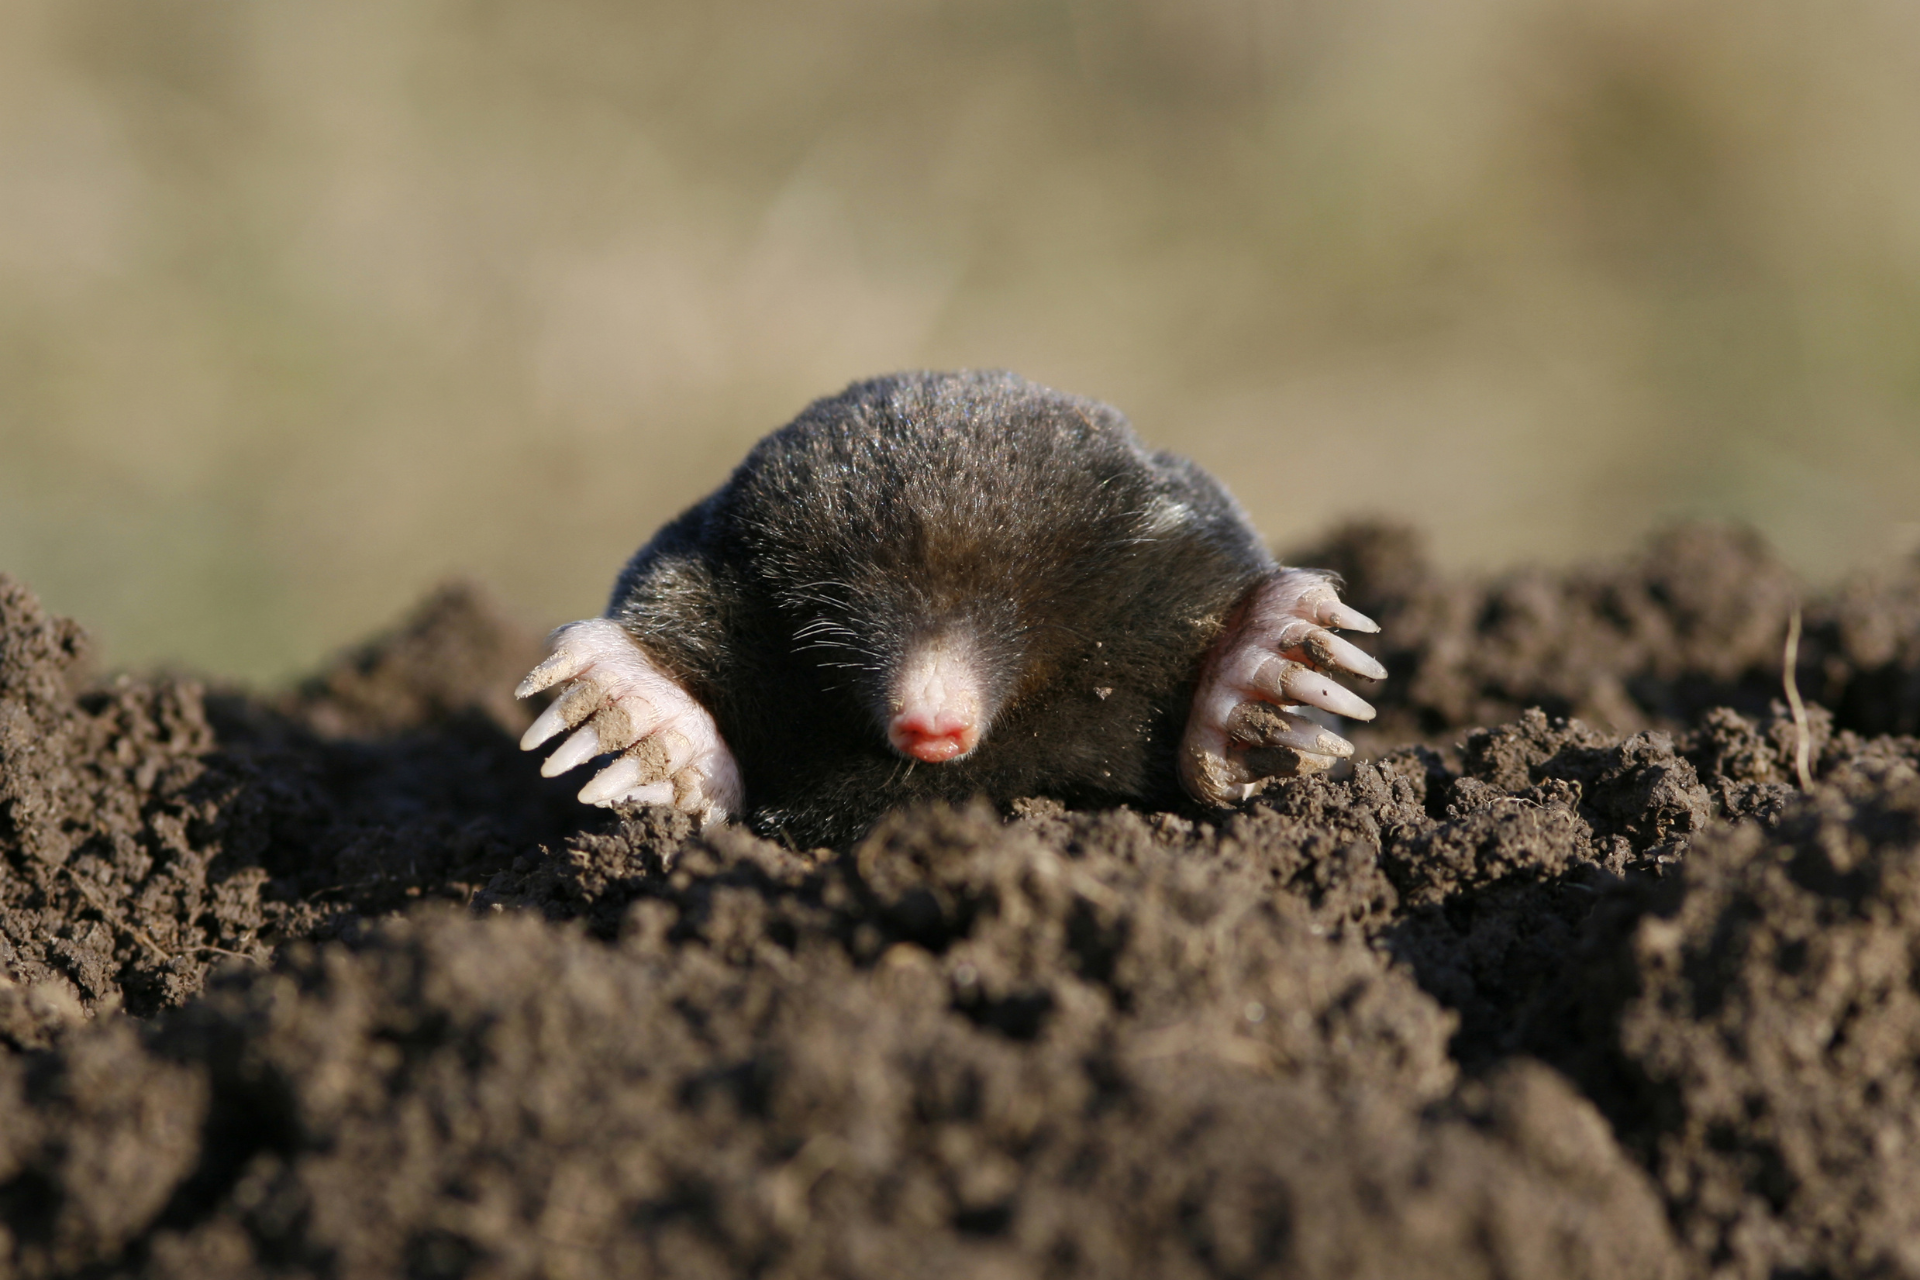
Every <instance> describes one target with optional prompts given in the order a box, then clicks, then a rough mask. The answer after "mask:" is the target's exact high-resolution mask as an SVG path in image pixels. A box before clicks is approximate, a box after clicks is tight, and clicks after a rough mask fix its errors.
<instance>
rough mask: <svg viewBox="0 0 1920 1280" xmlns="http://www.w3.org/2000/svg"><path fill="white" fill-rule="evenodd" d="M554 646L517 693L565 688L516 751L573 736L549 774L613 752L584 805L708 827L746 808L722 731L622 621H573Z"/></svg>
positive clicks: (548, 766)
mask: <svg viewBox="0 0 1920 1280" xmlns="http://www.w3.org/2000/svg"><path fill="white" fill-rule="evenodd" d="M552 644H553V652H552V654H551V655H549V656H548V658H547V660H546V661H545V662H542V663H541V664H540V665H539V666H537V667H535V668H534V669H533V670H532V671H531V672H530V673H528V675H527V678H526V679H525V680H522V681H521V682H520V687H519V688H518V689H516V690H515V691H514V696H516V697H520V698H527V697H531V696H532V695H534V694H536V693H538V692H540V691H541V690H542V689H547V688H551V687H552V686H553V685H556V684H559V683H560V682H562V681H566V682H567V687H566V690H565V692H563V693H562V694H561V695H560V697H559V698H557V699H556V700H555V701H554V703H553V705H552V706H550V707H548V708H547V709H546V710H545V711H544V712H542V713H541V714H540V718H539V719H537V720H535V721H534V722H533V725H532V727H530V728H529V729H528V730H527V732H526V734H525V736H523V737H522V738H521V739H520V749H521V750H522V751H531V750H533V749H534V748H535V747H538V746H539V745H540V744H541V743H543V742H545V741H547V740H548V739H549V738H551V737H553V736H554V735H555V734H557V733H559V732H560V731H561V730H562V729H573V730H574V732H573V735H572V736H571V737H569V738H568V739H567V740H566V741H565V742H563V743H561V744H560V746H559V749H558V750H556V751H555V752H554V753H553V754H552V755H550V756H548V757H547V760H546V763H545V764H543V765H541V766H540V772H541V773H542V774H543V775H545V776H546V777H549V778H551V777H555V776H557V775H559V774H562V773H565V772H566V771H567V770H569V769H573V768H576V767H578V766H580V765H583V764H585V763H586V762H587V761H589V760H591V759H593V758H594V757H595V756H601V755H609V754H611V755H614V756H615V759H614V761H613V762H612V763H611V764H609V765H608V766H607V767H606V768H604V769H602V770H601V771H600V772H599V773H598V774H596V775H594V778H593V780H592V781H591V782H589V783H587V785H586V786H585V787H583V788H582V789H581V791H580V799H581V801H582V802H583V803H585V804H597V805H604V806H611V805H614V804H619V803H622V802H630V803H638V804H666V805H672V806H673V807H674V808H676V809H679V810H681V811H683V812H685V813H689V814H692V815H693V816H694V817H696V818H698V819H700V820H701V821H702V822H708V821H721V820H724V819H725V818H727V817H728V816H729V815H730V814H735V813H738V812H739V811H740V804H741V799H742V788H741V785H740V769H739V766H738V765H736V764H735V763H734V759H733V753H732V752H731V751H729V750H727V744H726V743H725V742H724V741H723V740H722V739H721V737H720V729H719V726H718V725H716V724H714V722H713V717H712V716H710V715H708V714H707V709H706V708H705V707H703V706H701V705H700V704H699V703H698V702H695V701H694V700H693V697H692V696H691V695H690V694H688V693H687V691H686V690H685V689H682V688H681V687H680V686H679V684H678V683H676V682H675V681H674V680H673V678H672V677H671V676H668V675H667V674H666V673H664V672H662V671H661V670H660V669H659V668H658V667H657V666H655V665H654V663H653V660H652V659H651V658H649V657H648V656H647V655H646V653H645V651H643V650H642V649H641V648H640V646H639V645H638V644H636V643H634V640H633V637H631V636H629V635H628V634H627V633H626V631H625V630H624V629H623V628H622V627H621V626H620V624H619V623H617V622H614V621H612V620H611V619H608V618H589V619H587V620H586V621H584V622H572V623H568V624H567V625H566V626H564V627H561V628H560V629H559V630H558V631H556V632H554V633H553V641H552Z"/></svg>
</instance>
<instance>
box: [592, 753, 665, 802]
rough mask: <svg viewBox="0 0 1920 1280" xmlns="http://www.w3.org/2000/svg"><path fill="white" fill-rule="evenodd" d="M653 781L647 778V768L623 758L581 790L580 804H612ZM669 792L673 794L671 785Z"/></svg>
mask: <svg viewBox="0 0 1920 1280" xmlns="http://www.w3.org/2000/svg"><path fill="white" fill-rule="evenodd" d="M651 781H654V779H650V778H648V777H647V776H646V771H645V768H644V766H642V765H641V763H640V762H639V761H638V760H636V759H634V758H633V757H632V756H621V757H620V758H619V759H618V760H615V761H614V762H613V763H612V764H610V765H608V766H607V767H606V768H604V769H602V770H601V771H600V772H599V773H596V774H594V775H593V781H592V782H589V783H588V784H587V785H586V786H584V787H582V788H580V803H581V804H612V803H613V802H614V800H615V799H617V798H618V797H620V796H623V795H625V794H626V793H627V792H629V791H632V790H634V789H635V788H636V787H639V786H642V785H644V784H646V783H649V782H651ZM668 792H669V794H671V792H672V787H671V784H669V787H668Z"/></svg>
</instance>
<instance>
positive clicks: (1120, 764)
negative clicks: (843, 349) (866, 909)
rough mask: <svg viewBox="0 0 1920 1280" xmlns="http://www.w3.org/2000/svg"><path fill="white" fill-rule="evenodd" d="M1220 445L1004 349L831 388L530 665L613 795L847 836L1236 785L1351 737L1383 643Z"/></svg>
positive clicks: (549, 769)
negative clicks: (1159, 433) (1010, 806)
mask: <svg viewBox="0 0 1920 1280" xmlns="http://www.w3.org/2000/svg"><path fill="white" fill-rule="evenodd" d="M1339 585H1340V584H1339V581H1338V579H1337V578H1335V577H1334V576H1333V575H1331V574H1329V573H1325V572H1321V571H1318V570H1313V569H1295V568H1285V567H1282V566H1281V565H1279V564H1278V563H1277V562H1276V561H1275V560H1274V558H1273V556H1272V555H1271V554H1269V552H1268V551H1267V549H1266V547H1265V546H1264V544H1263V543H1262V542H1261V540H1260V537H1259V535H1258V534H1256V533H1255V532H1254V530H1253V527H1252V525H1251V523H1250V522H1249V521H1248V518H1247V516H1246V514H1245V512H1243V511H1242V510H1241V508H1240V506H1239V504H1238V503H1236V502H1235V501H1234V499H1233V498H1232V497H1231V496H1230V495H1229V494H1228V493H1227V491H1226V489H1225V488H1223V487H1222V486H1221V485H1220V483H1219V482H1218V481H1216V480H1215V479H1214V478H1213V477H1212V476H1210V475H1208V474H1207V473H1206V472H1205V471H1203V470H1201V468H1200V467H1198V466H1196V465H1195V464H1194V463H1192V462H1189V461H1187V460H1185V459H1184V458H1180V457H1176V456H1174V455H1172V454H1169V453H1163V452H1155V451H1152V450H1150V449H1148V448H1147V447H1146V446H1145V445H1143V444H1142V443H1141V442H1140V440H1139V439H1138V438H1137V437H1136V436H1135V435H1134V433H1133V430H1132V428H1131V427H1130V426H1129V425H1128V423H1127V420H1126V419H1125V418H1124V417H1123V416H1122V415H1121V414H1120V413H1119V412H1118V411H1116V410H1114V409H1112V408H1109V407H1108V406H1106V405H1104V404H1100V403H1098V402H1095V401H1092V400H1086V399H1081V398H1079V397H1076V396H1070V395H1064V394H1061V393H1059V392H1056V391H1053V390H1050V389H1048V388H1045V387H1041V386H1038V385H1036V384H1034V383H1031V382H1028V381H1026V380H1025V379H1022V378H1020V377H1018V376H1016V375H1014V374H1011V373H1005V372H973V371H970V372H959V373H932V372H913V373H900V374H894V375H891V376H888V377H881V378H874V379H871V380H869V381H864V382H858V383H855V384H854V385H852V386H850V387H848V388H847V389H846V390H845V391H843V392H841V393H840V394H839V395H836V396H830V397H827V398H824V399H821V400H818V401H815V402H814V403H813V404H812V405H810V406H808V407H807V409H806V410H805V411H804V412H802V413H801V414H800V416H799V417H797V418H795V419H794V420H793V421H792V422H791V423H789V424H788V425H786V426H784V427H782V428H780V429H779V430H778V431H775V432H774V433H773V434H771V435H769V436H767V437H766V438H765V439H763V440H761V441H760V443H759V444H757V445H756V446H754V448H753V450H752V451H751V452H750V453H748V455H747V457H746V459H745V460H744V461H743V462H741V463H740V465H739V466H738V467H737V468H736V469H735V470H734V472H733V474H732V475H731V476H730V477H728V479H727V480H726V482H725V483H724V484H722V485H721V486H720V488H719V489H717V490H715V491H714V492H713V493H712V494H710V495H709V496H707V497H706V498H705V499H704V500H702V501H700V502H699V503H697V504H695V505H694V506H693V507H692V508H691V509H689V510H688V511H686V512H685V513H684V514H683V515H681V516H679V517H678V518H677V519H675V520H673V521H672V522H671V523H669V524H668V525H667V526H666V527H665V528H663V529H661V530H660V531H659V532H658V533H657V534H655V535H654V537H653V539H652V541H650V542H648V543H647V544H646V545H645V546H643V547H641V548H640V550H639V551H638V552H637V553H636V554H635V555H634V556H633V558H632V559H631V560H630V561H629V562H628V563H627V565H626V567H625V568H624V569H623V570H622V571H621V573H620V575H619V578H618V579H617V581H616V582H615V583H614V587H613V595H612V598H611V600H610V601H609V603H608V605H607V609H606V612H605V614H604V615H603V616H601V617H598V618H590V619H586V620H584V621H580V622H574V623H570V624H568V625H566V626H563V627H561V628H560V629H559V630H558V631H556V632H554V634H553V637H552V641H551V654H550V656H549V657H548V658H547V659H546V660H545V661H543V662H542V663H541V664H540V665H539V666H537V667H535V668H534V670H533V671H532V673H531V674H529V675H528V676H527V678H526V679H525V680H524V681H523V682H522V683H521V684H520V687H519V689H518V691H517V692H518V695H519V696H520V697H522V698H525V697H530V696H532V695H534V694H536V693H538V692H540V691H541V690H544V689H549V688H552V687H554V686H556V685H558V686H563V688H562V691H561V693H560V695H559V696H558V697H557V698H556V699H555V700H554V701H553V702H552V703H551V705H549V706H548V707H547V708H546V710H545V711H544V712H542V713H541V715H540V716H539V717H538V718H537V719H536V720H535V721H534V723H533V726H532V727H531V728H530V729H528V730H527V733H526V736H525V737H523V738H522V739H521V743H520V745H521V747H522V748H523V749H525V750H529V751H530V750H533V749H535V748H537V747H539V746H541V745H542V744H544V743H546V742H548V741H549V740H550V739H552V738H554V737H555V736H556V735H558V734H560V733H562V732H564V731H567V730H572V732H571V734H570V735H569V736H568V737H566V739H565V740H564V741H563V742H562V743H561V744H560V746H559V747H558V748H557V749H556V750H555V751H554V752H553V753H552V755H551V756H549V757H548V758H547V760H546V761H545V763H544V764H543V766H542V768H541V772H542V773H543V774H546V775H547V776H549V777H552V776H555V775H558V774H561V773H564V772H567V771H568V770H571V769H574V768H577V767H578V766H580V765H583V764H586V763H587V762H588V761H591V760H599V761H601V762H602V765H603V767H602V768H601V769H600V770H599V772H598V773H597V774H595V775H594V776H593V778H592V780H591V781H589V782H588V783H587V784H586V786H585V788H584V789H582V790H581V792H580V799H581V800H582V801H583V802H585V803H587V804H595V805H607V806H611V805H616V804H622V803H650V804H660V805H670V806H672V807H674V808H676V809H679V810H682V811H684V812H686V813H688V814H690V815H692V816H693V817H694V818H695V819H696V820H697V821H699V822H702V823H706V822H714V821H722V820H726V819H729V818H738V819H742V820H745V821H747V822H748V823H749V824H750V825H751V826H752V827H754V828H755V829H756V830H759V831H761V832H763V833H766V834H776V835H785V836H786V837H787V838H789V839H790V840H792V841H795V842H808V843H815V844H835V843H844V842H847V841H851V840H853V839H855V838H857V837H858V836H859V835H860V834H862V833H863V832H864V831H866V830H867V829H868V828H869V827H870V826H872V824H873V823H874V822H875V821H876V820H877V819H878V818H879V817H880V816H881V815H883V814H884V813H886V812H887V811H888V810H890V809H893V808H895V807H897V806H899V805H901V804H904V803H908V802H911V801H916V800H946V801H949V802H955V803H958V802H963V801H966V800H968V799H970V798H972V797H975V796H985V797H987V798H988V799H990V800H992V801H995V802H997V803H1000V804H1002V805H1005V804H1007V803H1010V802H1011V801H1013V800H1014V799H1016V798H1019V797H1023V796H1035V795H1044V796H1053V797H1058V798H1059V799H1061V800H1064V801H1066V802H1067V803H1069V804H1072V805H1076V806H1106V805H1116V804H1122V803H1126V804H1135V805H1145V806H1160V807H1166V806H1171V805H1178V804H1179V803H1180V802H1181V798H1182V796H1183V795H1184V796H1185V797H1188V798H1190V799H1191V800H1193V801H1195V802H1197V803H1198V804H1200V805H1201V806H1204V807H1206V808H1209V809H1219V808H1228V807H1231V806H1233V805H1235V804H1238V803H1241V802H1243V801H1245V800H1247V799H1249V798H1251V797H1252V796H1254V795H1255V794H1257V793H1258V792H1260V791H1261V790H1262V789H1264V788H1265V787H1266V786H1267V785H1268V784H1269V783H1271V782H1272V781H1274V780H1276V779H1279V778H1285V777H1293V776H1298V775H1302V774H1308V773H1313V772H1316V771H1319V770H1322V769H1325V768H1327V767H1329V766H1331V765H1332V764H1333V763H1334V762H1335V761H1336V760H1339V759H1341V758H1343V757H1347V756H1350V755H1351V754H1352V752H1353V747H1352V745H1351V744H1350V743H1348V742H1347V741H1346V739H1344V738H1342V737H1340V736H1339V735H1338V734H1336V733H1334V732H1333V731H1332V730H1331V729H1329V728H1327V727H1325V726H1323V725H1322V724H1320V723H1318V722H1316V721H1315V720H1314V719H1311V718H1309V715H1308V714H1305V713H1304V709H1306V708H1319V709H1321V710H1322V711H1326V712H1331V713H1333V715H1335V716H1346V717H1350V718H1354V719H1361V720H1365V719H1371V718H1372V716H1373V708H1372V707H1371V706H1369V705H1368V704H1367V703H1366V702H1365V701H1364V700H1363V699H1361V698H1360V697H1359V696H1358V695H1356V694H1354V693H1353V692H1351V691H1350V690H1349V689H1347V688H1346V687H1344V686H1343V685H1341V684H1339V683H1336V681H1335V680H1334V679H1332V678H1331V677H1333V676H1336V675H1340V676H1358V677H1361V678H1364V679H1367V680H1381V679H1384V678H1385V677H1386V674H1387V673H1386V670H1385V668H1383V667H1382V666H1381V665H1380V664H1379V663H1378V662H1376V661H1375V660H1374V659H1373V658H1372V657H1370V656H1368V655H1367V654H1366V653H1365V652H1363V651H1362V650H1360V649H1359V648H1358V647H1356V646H1355V645H1353V644H1351V643H1350V642H1348V641H1347V640H1345V639H1343V638H1342V637H1340V636H1338V635H1336V634H1334V633H1335V631H1337V630H1341V629H1346V630H1350V631H1361V632H1373V631H1377V630H1379V628H1378V627H1377V626H1375V625H1374V623H1373V622H1372V621H1371V620H1370V619H1368V618H1367V617H1366V616H1365V615H1364V614H1361V613H1360V612H1358V611H1357V610H1355V609H1353V608H1351V607H1349V606H1347V605H1346V604H1344V603H1342V602H1341V600H1340V597H1339Z"/></svg>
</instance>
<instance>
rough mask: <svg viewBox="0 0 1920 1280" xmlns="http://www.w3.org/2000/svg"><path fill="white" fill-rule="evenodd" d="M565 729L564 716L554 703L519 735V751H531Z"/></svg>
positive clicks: (558, 706) (565, 719) (565, 718)
mask: <svg viewBox="0 0 1920 1280" xmlns="http://www.w3.org/2000/svg"><path fill="white" fill-rule="evenodd" d="M566 727H567V717H566V714H565V713H564V712H563V711H562V710H561V708H560V704H559V703H558V702H556V703H554V704H553V705H552V706H550V707H548V708H547V709H546V710H545V711H542V712H541V713H540V715H539V718H538V719H536V720H535V721H534V722H533V723H532V724H530V725H528V726H527V731H526V732H525V733H523V734H521V735H520V749H521V750H522V751H531V750H533V749H534V748H535V747H537V746H539V745H540V744H541V743H543V742H545V741H546V740H547V739H548V738H551V737H552V736H553V735H554V734H556V733H558V732H560V731H561V730H562V729H564V728H566Z"/></svg>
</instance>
